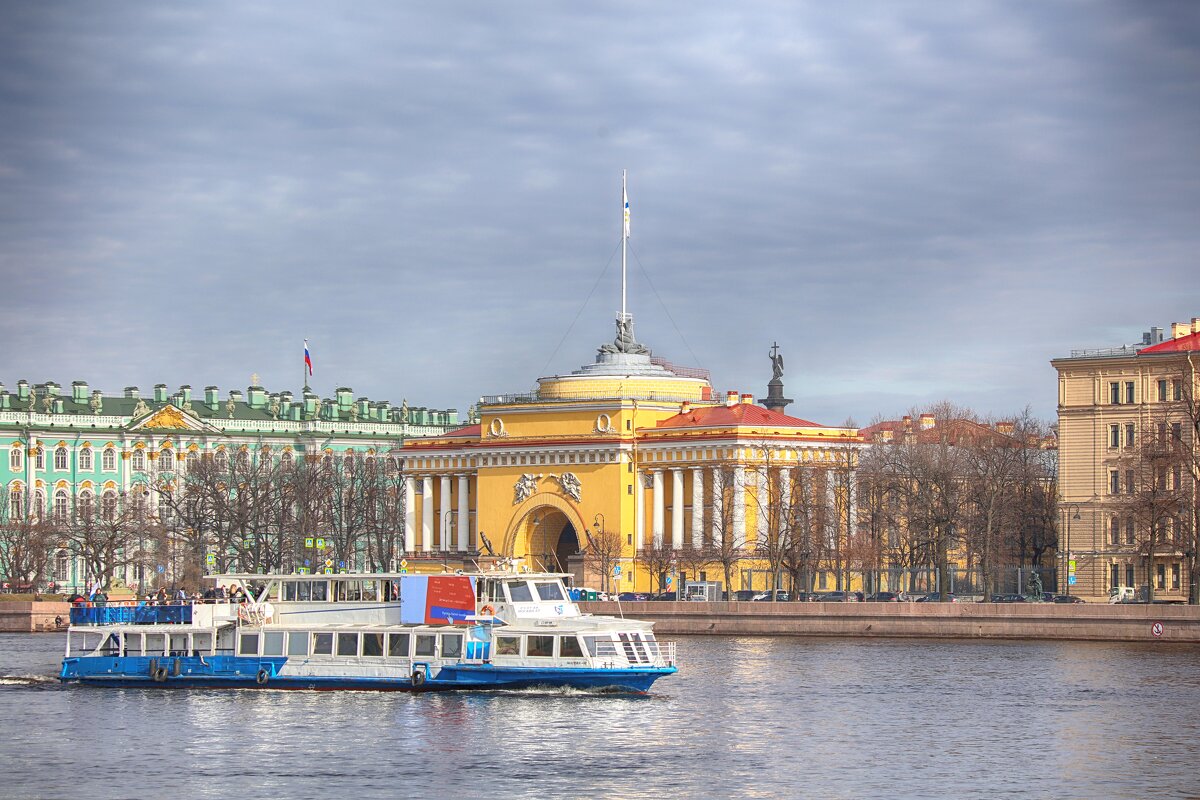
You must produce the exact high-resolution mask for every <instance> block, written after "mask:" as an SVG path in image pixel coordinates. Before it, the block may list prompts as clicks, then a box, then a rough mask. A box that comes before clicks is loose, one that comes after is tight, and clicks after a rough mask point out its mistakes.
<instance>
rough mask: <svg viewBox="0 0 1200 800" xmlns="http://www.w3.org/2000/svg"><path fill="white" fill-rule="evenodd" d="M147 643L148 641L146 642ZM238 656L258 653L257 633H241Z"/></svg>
mask: <svg viewBox="0 0 1200 800" xmlns="http://www.w3.org/2000/svg"><path fill="white" fill-rule="evenodd" d="M147 643H149V642H147ZM238 655H239V656H256V655H258V634H257V633H243V634H242V640H241V641H240V642H238Z"/></svg>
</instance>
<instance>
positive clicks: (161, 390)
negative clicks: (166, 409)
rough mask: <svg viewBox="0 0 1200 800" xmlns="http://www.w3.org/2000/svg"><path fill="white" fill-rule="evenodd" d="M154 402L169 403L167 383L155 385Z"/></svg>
mask: <svg viewBox="0 0 1200 800" xmlns="http://www.w3.org/2000/svg"><path fill="white" fill-rule="evenodd" d="M154 402H156V403H165V402H167V385H166V384H165V383H156V384H154Z"/></svg>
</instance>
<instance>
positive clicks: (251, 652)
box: [238, 633, 258, 656]
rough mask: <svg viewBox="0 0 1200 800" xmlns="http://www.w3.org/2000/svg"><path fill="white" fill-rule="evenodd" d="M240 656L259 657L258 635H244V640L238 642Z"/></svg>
mask: <svg viewBox="0 0 1200 800" xmlns="http://www.w3.org/2000/svg"><path fill="white" fill-rule="evenodd" d="M238 655H239V656H256V655H258V634H257V633H243V634H242V638H241V639H240V640H239V641H238Z"/></svg>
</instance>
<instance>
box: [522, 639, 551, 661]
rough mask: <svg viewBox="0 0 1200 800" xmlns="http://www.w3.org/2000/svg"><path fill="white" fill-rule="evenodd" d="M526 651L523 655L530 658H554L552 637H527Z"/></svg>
mask: <svg viewBox="0 0 1200 800" xmlns="http://www.w3.org/2000/svg"><path fill="white" fill-rule="evenodd" d="M525 641H526V650H525V654H526V655H527V656H529V657H530V658H553V657H554V637H553V636H527V637H525Z"/></svg>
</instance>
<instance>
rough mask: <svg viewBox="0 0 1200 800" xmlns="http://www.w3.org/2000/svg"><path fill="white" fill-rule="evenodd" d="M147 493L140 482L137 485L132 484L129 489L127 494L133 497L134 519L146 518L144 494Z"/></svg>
mask: <svg viewBox="0 0 1200 800" xmlns="http://www.w3.org/2000/svg"><path fill="white" fill-rule="evenodd" d="M147 494H149V493H148V492H147V491H146V487H145V486H142V485H141V484H138V485H136V486H134V487H133V488H132V489H130V493H129V496H130V497H131V498H132V499H133V518H134V519H145V518H146V495H147Z"/></svg>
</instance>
